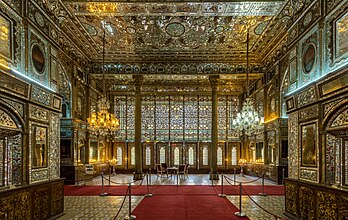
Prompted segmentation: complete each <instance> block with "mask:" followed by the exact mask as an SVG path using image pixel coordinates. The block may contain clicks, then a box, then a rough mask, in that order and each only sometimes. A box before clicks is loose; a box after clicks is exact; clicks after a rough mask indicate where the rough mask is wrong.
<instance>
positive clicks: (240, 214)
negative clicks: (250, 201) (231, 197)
mask: <svg viewBox="0 0 348 220" xmlns="http://www.w3.org/2000/svg"><path fill="white" fill-rule="evenodd" d="M242 193H243V188H242V183H239V212H235V213H234V215H236V216H239V217H244V216H246V214H245V213H244V212H242Z"/></svg>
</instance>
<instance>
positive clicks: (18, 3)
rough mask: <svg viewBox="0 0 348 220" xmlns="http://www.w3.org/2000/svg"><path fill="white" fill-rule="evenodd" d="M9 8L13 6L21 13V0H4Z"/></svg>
mask: <svg viewBox="0 0 348 220" xmlns="http://www.w3.org/2000/svg"><path fill="white" fill-rule="evenodd" d="M4 2H6V3H7V5H9V6H10V7H11V8H13V9H14V10H15V11H16V12H17V13H18V14H20V13H21V3H22V1H18V0H4Z"/></svg>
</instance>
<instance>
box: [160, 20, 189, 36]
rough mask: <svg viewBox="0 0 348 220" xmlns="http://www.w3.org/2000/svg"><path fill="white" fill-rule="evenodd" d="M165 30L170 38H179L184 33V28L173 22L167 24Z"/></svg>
mask: <svg viewBox="0 0 348 220" xmlns="http://www.w3.org/2000/svg"><path fill="white" fill-rule="evenodd" d="M165 30H166V33H167V34H169V35H170V36H172V37H180V36H181V35H183V34H184V33H185V26H184V25H183V24H181V23H179V22H173V23H169V24H168V25H167V26H166V29H165Z"/></svg>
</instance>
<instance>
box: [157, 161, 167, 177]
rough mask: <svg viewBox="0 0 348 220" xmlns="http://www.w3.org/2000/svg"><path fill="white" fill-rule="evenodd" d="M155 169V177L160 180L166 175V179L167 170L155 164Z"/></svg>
mask: <svg viewBox="0 0 348 220" xmlns="http://www.w3.org/2000/svg"><path fill="white" fill-rule="evenodd" d="M155 167H156V171H157V176H160V177H161V178H162V177H163V173H167V177H168V170H167V168H164V167H163V166H162V165H161V164H155Z"/></svg>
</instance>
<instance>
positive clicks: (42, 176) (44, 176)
mask: <svg viewBox="0 0 348 220" xmlns="http://www.w3.org/2000/svg"><path fill="white" fill-rule="evenodd" d="M48 179H49V174H48V169H47V168H43V169H32V170H31V172H30V183H36V182H41V181H46V180H48Z"/></svg>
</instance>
